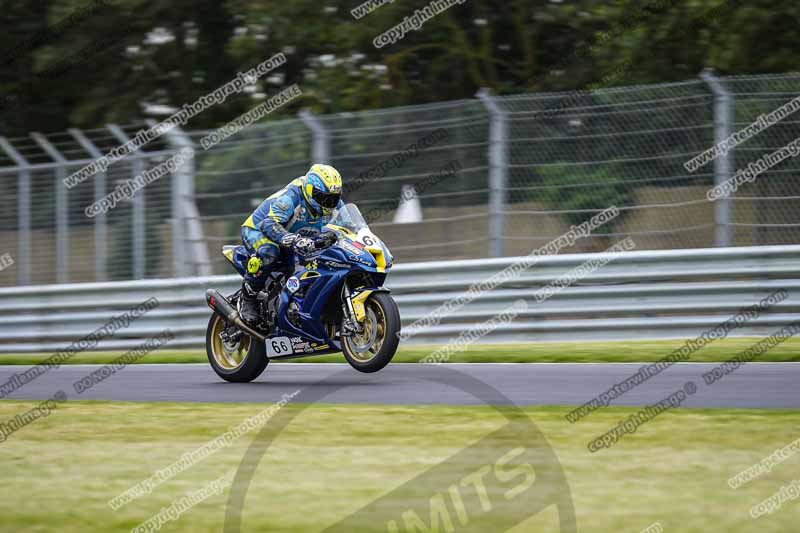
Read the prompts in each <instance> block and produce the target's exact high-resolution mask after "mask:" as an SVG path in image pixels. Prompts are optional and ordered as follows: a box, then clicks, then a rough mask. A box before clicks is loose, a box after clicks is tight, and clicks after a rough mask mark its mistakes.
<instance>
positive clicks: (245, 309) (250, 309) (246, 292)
mask: <svg viewBox="0 0 800 533" xmlns="http://www.w3.org/2000/svg"><path fill="white" fill-rule="evenodd" d="M257 295H258V291H257V290H255V289H253V288H252V287H251V286H250V284H249V283H247V282H246V281H245V282H244V283H242V292H241V297H240V306H239V312H240V314H241V315H242V320H244V321H245V322H247V323H248V324H251V325H253V324H256V323H257V322H258V300H257V298H256V296H257Z"/></svg>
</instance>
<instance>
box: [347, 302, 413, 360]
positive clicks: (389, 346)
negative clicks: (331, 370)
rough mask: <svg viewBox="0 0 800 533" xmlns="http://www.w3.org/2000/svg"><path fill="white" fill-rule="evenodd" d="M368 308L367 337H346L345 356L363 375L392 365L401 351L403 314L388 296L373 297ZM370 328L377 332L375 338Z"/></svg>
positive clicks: (366, 304)
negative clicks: (397, 353) (396, 353)
mask: <svg viewBox="0 0 800 533" xmlns="http://www.w3.org/2000/svg"><path fill="white" fill-rule="evenodd" d="M364 306H365V308H366V310H367V319H366V322H367V324H366V327H365V333H364V334H363V335H362V336H352V337H342V352H344V357H345V359H347V362H348V363H350V366H352V367H353V368H355V369H356V370H358V371H359V372H365V373H371V372H377V371H378V370H381V369H382V368H383V367H385V366H386V365H388V364H389V362H390V361H391V360H392V358H393V357H394V354H395V352H396V351H397V345H398V343H399V342H400V338H399V337H398V336H397V334H398V333H400V312H399V311H398V310H397V304H396V303H395V301H394V299H393V298H392V297H391V296H390V295H389V294H388V293H386V292H375V293H373V294H371V295H370V297H369V298H368V299H367V301H366V302H365V304H364ZM376 326H377V328H376ZM370 327H371V328H376V329H375V335H374V337H373V335H372V330H371V329H368V328H370ZM370 340H371V342H370Z"/></svg>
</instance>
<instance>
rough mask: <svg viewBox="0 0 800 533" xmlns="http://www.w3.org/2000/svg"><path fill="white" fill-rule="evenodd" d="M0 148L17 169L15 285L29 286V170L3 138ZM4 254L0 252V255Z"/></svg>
mask: <svg viewBox="0 0 800 533" xmlns="http://www.w3.org/2000/svg"><path fill="white" fill-rule="evenodd" d="M0 147H2V148H3V150H4V151H5V152H6V153H7V154H8V157H9V158H11V160H12V161H14V163H16V165H17V167H19V174H18V175H17V198H18V200H17V201H18V206H17V229H18V231H19V234H18V236H17V239H18V240H17V257H16V259H15V261H14V262H15V263H16V265H17V284H18V285H30V284H31V170H30V168H29V164H28V161H27V159H25V158H24V157H23V156H22V154H20V153H19V152H18V151H17V150H16V148H14V147H13V146H12V145H11V143H10V142H8V140H7V139H6V138H5V137H0ZM2 253H4V251H3V250H0V254H2Z"/></svg>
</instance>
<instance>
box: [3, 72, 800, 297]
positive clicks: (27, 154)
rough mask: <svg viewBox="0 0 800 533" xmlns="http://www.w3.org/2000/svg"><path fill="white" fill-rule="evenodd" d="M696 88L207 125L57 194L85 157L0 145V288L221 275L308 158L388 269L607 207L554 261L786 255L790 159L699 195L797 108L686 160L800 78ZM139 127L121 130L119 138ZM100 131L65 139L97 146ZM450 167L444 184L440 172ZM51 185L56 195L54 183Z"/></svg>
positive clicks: (797, 237)
mask: <svg viewBox="0 0 800 533" xmlns="http://www.w3.org/2000/svg"><path fill="white" fill-rule="evenodd" d="M717 82H718V83H717V86H715V85H714V83H711V82H710V81H709V79H708V78H704V79H697V80H691V81H686V82H682V83H670V84H658V85H648V86H635V87H621V88H613V89H600V90H596V91H591V92H588V91H587V92H572V93H550V94H542V93H538V94H521V95H514V96H503V97H494V96H491V95H489V94H488V93H483V94H482V95H480V96H479V97H478V98H476V99H474V100H460V101H452V102H441V103H436V104H427V105H420V106H409V107H401V108H393V109H383V110H372V111H363V112H355V113H338V114H332V115H323V116H315V115H309V114H304V115H302V116H301V117H300V118H296V119H288V120H275V121H268V122H266V123H262V124H258V125H254V126H251V127H249V128H247V129H245V130H244V131H242V132H240V133H238V134H236V135H234V136H232V137H230V138H229V139H227V140H226V141H224V142H222V143H220V144H218V145H216V146H214V147H213V148H211V149H210V150H208V151H204V150H203V149H202V148H201V146H200V143H199V141H200V139H201V138H202V137H203V136H205V135H206V134H208V133H209V132H208V131H187V132H185V133H184V132H175V133H174V134H172V135H167V136H165V137H163V138H161V139H159V140H158V141H155V142H153V143H150V144H149V145H148V146H147V147H146V148H145V149H144V150H141V151H139V152H137V154H134V155H132V156H129V157H128V158H126V159H125V160H124V161H122V162H118V163H115V164H114V165H112V166H111V167H109V169H108V171H107V172H106V173H105V174H104V175H96V176H93V177H92V178H90V179H89V180H87V181H86V182H84V183H81V184H80V185H77V186H76V187H73V188H72V189H69V190H67V189H66V188H65V187H64V186H63V184H62V183H61V179H63V177H65V176H66V175H69V174H70V173H72V172H74V171H76V170H78V169H79V168H80V167H82V166H83V165H85V164H87V163H88V162H90V161H91V160H92V158H93V157H95V156H94V155H93V154H92V153H91V150H88V151H87V148H86V144H85V142H84V143H81V141H80V138H79V135H77V136H76V133H75V132H74V131H71V132H68V133H60V134H54V135H47V136H44V137H45V140H46V141H47V143H49V144H50V145H51V146H52V148H54V149H55V150H56V151H57V152H58V153H59V154H60V157H61V158H63V160H64V161H61V162H59V161H60V160H59V159H58V158H54V157H53V154H52V153H51V152H49V151H48V150H46V149H44V148H43V146H42V143H41V142H40V140H37V139H35V138H34V137H26V138H19V139H8V140H5V139H2V138H0V141H3V143H2V144H3V146H2V148H3V150H0V187H1V188H2V190H3V191H4V192H5V194H4V195H3V197H2V198H0V208H1V209H0V224H1V226H0V255H2V254H5V253H10V255H11V256H12V257H13V259H14V264H12V265H10V266H6V267H5V268H4V269H3V270H2V271H0V285H6V286H8V285H17V284H20V285H22V284H28V283H36V284H41V283H56V282H85V281H102V280H125V279H141V278H159V277H172V276H175V277H184V276H193V275H201V274H202V275H208V274H226V273H231V272H232V271H231V269H230V267H229V265H228V264H227V261H226V260H225V259H224V258H223V257H222V255H221V254H220V249H221V247H222V245H224V244H237V243H239V241H240V229H239V228H240V226H241V224H242V222H243V221H244V220H245V219H246V218H247V216H248V215H249V214H250V213H251V212H252V211H253V210H254V209H255V207H256V206H257V205H258V204H259V203H260V202H261V201H262V200H263V199H264V198H265V197H266V196H268V195H269V194H271V193H273V192H275V191H276V190H278V189H279V188H281V187H282V186H284V185H285V184H286V183H288V182H289V181H290V180H291V179H293V178H295V177H298V176H301V175H303V174H304V173H305V172H306V171H307V169H308V168H309V166H310V165H311V163H312V162H328V163H330V164H333V165H334V166H336V167H337V168H338V169H339V170H340V171H341V173H342V175H343V176H344V179H345V198H346V200H347V201H352V202H355V203H356V204H358V205H359V207H360V208H361V210H362V212H364V213H365V214H367V218H368V219H369V221H370V223H371V226H372V227H373V230H374V231H375V232H376V233H377V234H378V235H379V236H380V237H382V238H383V239H384V240H385V241H386V242H387V244H388V246H389V247H390V249H391V250H392V251H393V253H394V254H395V256H396V261H397V262H412V261H438V260H448V259H469V258H483V257H490V256H500V255H505V256H516V255H525V254H528V253H530V252H531V251H532V250H534V249H536V248H538V247H540V246H542V245H544V244H546V243H547V242H548V241H550V240H552V239H554V238H557V237H558V236H560V235H562V234H563V233H565V232H566V231H567V230H568V229H569V227H570V225H573V224H579V223H581V222H583V221H585V220H587V219H588V218H590V217H591V216H592V215H594V214H596V213H598V212H600V211H603V210H604V209H606V208H608V207H610V206H612V205H614V206H617V207H618V208H619V209H620V212H621V215H620V216H619V217H617V218H616V219H614V220H613V221H612V222H611V223H609V224H607V225H605V226H603V227H601V228H599V229H598V230H596V231H595V232H594V233H593V234H592V235H591V236H589V237H588V238H584V239H580V240H579V241H577V242H576V243H575V245H574V246H572V247H570V248H568V249H566V250H564V251H562V253H575V252H598V251H602V250H604V249H606V248H608V247H609V246H610V245H611V244H613V243H614V242H617V241H619V240H622V239H624V238H625V237H628V236H630V237H632V238H633V239H634V241H635V242H636V246H637V248H638V249H677V248H705V247H713V246H725V245H732V246H750V245H771V244H789V243H798V242H800V210H798V208H797V205H798V203H797V200H798V197H800V182H799V181H798V179H797V174H798V170H800V169H798V168H797V167H798V165H800V161H798V160H797V159H796V158H791V159H789V160H787V161H784V162H783V163H781V164H780V165H778V166H776V167H774V168H771V169H770V170H769V171H767V172H765V173H763V174H761V175H760V176H759V177H758V178H757V179H755V180H753V181H752V182H748V183H745V184H743V185H742V186H741V187H740V188H739V189H738V190H737V191H736V192H735V193H734V194H733V195H732V196H731V197H730V198H727V199H720V200H717V201H711V200H709V199H708V197H707V196H706V194H707V192H708V190H709V189H710V188H712V187H713V186H714V185H715V184H716V183H719V182H720V181H722V180H725V179H727V178H730V177H731V176H732V175H733V173H734V172H736V170H737V169H742V168H745V167H747V165H748V164H749V163H751V162H753V161H755V160H757V159H758V158H760V157H762V156H763V155H765V154H766V153H770V152H773V151H775V150H777V149H779V148H781V147H784V146H786V145H788V144H789V143H790V142H792V141H793V140H794V139H796V138H798V137H800V127H798V125H799V124H800V114H798V115H797V116H795V115H791V116H788V117H787V118H785V119H783V120H781V121H780V122H778V123H777V124H774V125H772V126H771V127H769V128H767V129H765V130H764V131H761V132H760V133H759V134H758V135H756V136H755V137H753V138H751V139H749V140H747V141H746V142H745V143H743V144H741V145H740V146H737V147H736V148H735V149H734V150H732V151H731V152H730V153H728V154H727V155H725V156H721V157H719V158H718V159H717V160H716V161H712V162H709V163H708V164H705V165H703V166H702V167H701V168H698V169H696V170H695V171H693V172H690V171H689V170H687V168H686V167H685V163H686V162H687V161H689V160H690V159H692V158H693V157H695V156H697V155H698V154H700V153H702V152H704V151H706V150H708V149H709V148H711V147H712V146H713V145H714V143H715V142H716V141H717V140H719V139H720V138H721V137H720V135H722V134H723V133H725V132H731V133H732V132H736V131H739V130H741V129H743V128H745V127H747V126H748V125H749V124H750V123H752V122H754V121H756V120H758V118H759V116H760V115H762V114H765V113H769V112H771V111H773V110H775V109H776V108H778V107H780V106H781V105H784V104H786V103H787V102H789V101H791V100H792V99H794V98H796V97H797V96H798V95H800V75H796V74H787V75H771V76H755V77H754V76H750V77H733V78H720V79H719V80H717ZM143 127H145V126H144V125H142V124H137V125H129V126H125V127H123V128H121V129H122V131H123V132H124V133H125V134H126V135H128V136H129V137H133V136H135V134H136V132H137V131H138V130H139V129H141V128H143ZM112 130H113V128H112V129H109V128H100V129H97V130H90V131H83V132H79V133H80V134H81V135H83V136H84V137H85V138H87V139H89V140H90V142H91V145H92V146H93V147H94V148H95V149H96V150H97V151H99V152H100V153H102V154H105V153H106V152H107V151H108V150H110V149H111V148H113V147H115V146H119V145H120V144H122V143H121V142H120V141H119V138H118V136H117V135H115V134H114V132H113V131H112ZM181 143H183V145H184V146H187V145H193V146H194V148H195V150H196V157H195V159H194V160H193V161H192V162H191V164H190V165H187V166H186V167H185V168H183V169H181V170H180V171H179V172H176V173H174V174H173V175H172V176H165V177H164V178H161V179H160V180H157V181H155V182H154V183H152V184H150V185H148V186H147V187H145V188H144V189H143V190H142V191H139V192H138V193H136V195H134V197H133V199H132V200H125V201H122V202H121V203H119V204H118V205H117V206H116V207H115V208H113V209H111V210H109V211H108V212H107V213H106V214H105V216H103V217H94V218H90V217H87V216H86V214H85V213H84V210H85V208H86V207H87V206H88V205H90V204H91V203H92V202H93V201H96V199H98V198H100V197H102V196H103V195H104V194H107V193H109V192H110V191H112V190H113V189H114V187H116V186H117V185H118V184H120V183H122V182H124V181H125V180H127V179H132V178H133V177H135V175H137V174H138V173H141V172H142V171H143V170H145V169H149V168H152V167H154V166H155V165H157V164H159V163H160V162H163V161H164V160H165V159H166V158H167V157H169V155H171V154H173V153H175V151H176V150H177V149H178V148H179V147H180V146H181ZM447 169H449V171H446V170H447ZM60 189H61V190H60Z"/></svg>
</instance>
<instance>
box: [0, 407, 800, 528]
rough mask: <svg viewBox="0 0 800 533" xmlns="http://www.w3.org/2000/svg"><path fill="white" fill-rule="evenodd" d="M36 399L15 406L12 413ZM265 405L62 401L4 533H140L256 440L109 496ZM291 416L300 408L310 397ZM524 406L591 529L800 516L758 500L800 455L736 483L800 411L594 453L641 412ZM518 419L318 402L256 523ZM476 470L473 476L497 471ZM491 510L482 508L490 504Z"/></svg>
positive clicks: (9, 447) (715, 416) (715, 423)
mask: <svg viewBox="0 0 800 533" xmlns="http://www.w3.org/2000/svg"><path fill="white" fill-rule="evenodd" d="M33 405H35V404H34V403H32V402H21V401H5V402H2V403H0V421H5V420H6V419H8V418H10V417H12V416H14V415H16V414H18V413H21V412H23V411H25V410H27V409H29V408H30V407H32V406H33ZM266 407H267V405H254V404H199V403H192V404H189V403H185V404H175V403H149V404H143V403H124V402H116V403H114V402H68V403H66V404H62V405H60V406H59V407H58V409H57V410H56V411H55V412H53V413H51V414H50V416H49V417H47V418H44V419H40V420H37V421H35V422H34V423H33V424H31V425H29V426H27V427H25V428H23V429H22V430H20V431H19V432H17V433H15V434H13V435H11V436H10V437H9V438H8V440H7V441H6V442H4V443H2V444H0V486H1V487H2V494H3V497H2V498H0V516H2V519H1V520H0V531H3V532H6V531H8V532H19V531H25V532H33V533H36V532H60V533H69V532H76V533H77V532H80V533H86V532H94V531H102V532H117V531H119V532H123V531H130V530H131V528H133V527H135V526H136V525H138V524H139V523H141V522H143V521H145V520H147V519H148V518H149V517H150V516H152V515H153V514H155V513H157V512H158V511H159V510H160V509H161V508H162V507H168V506H169V505H170V503H171V502H172V500H174V499H175V498H177V497H180V496H181V495H183V494H184V493H186V492H187V491H192V490H197V489H199V488H201V487H203V486H205V485H206V484H208V483H209V482H211V481H213V480H215V479H217V478H219V477H220V476H223V475H225V474H226V473H228V472H232V471H233V470H235V469H236V468H237V466H238V464H239V462H240V461H241V459H242V456H243V453H244V451H245V449H246V447H247V446H248V445H249V443H250V442H251V441H252V439H253V434H252V433H250V434H247V435H245V436H243V437H241V438H240V439H239V440H237V441H235V442H234V443H233V444H232V445H231V446H230V447H228V448H224V449H222V450H219V451H217V452H215V453H214V454H213V455H211V456H210V457H208V458H206V459H204V460H203V461H201V462H200V463H198V464H197V465H195V466H193V467H192V468H190V469H189V470H186V471H184V472H182V473H180V474H178V475H177V476H176V477H174V478H173V479H170V480H168V481H166V482H165V483H164V484H162V485H161V486H159V487H156V488H155V489H154V490H153V492H152V493H151V494H148V495H145V496H142V497H141V498H139V499H137V500H135V501H134V502H131V503H129V504H128V505H126V506H124V507H122V508H121V509H119V510H117V511H112V510H111V509H110V508H109V507H108V506H107V505H106V502H107V501H108V500H109V499H110V498H112V497H114V496H116V495H117V494H119V493H120V492H122V491H124V490H125V489H127V488H128V487H130V486H131V485H132V484H134V483H136V482H139V481H141V480H143V479H145V478H147V477H148V476H150V475H152V474H153V473H154V472H155V471H156V470H158V469H161V468H164V467H166V466H167V465H169V464H170V463H172V462H174V461H176V460H178V459H179V458H180V457H181V455H182V454H184V453H186V452H189V451H191V450H193V449H195V448H196V447H198V446H201V445H202V444H205V443H206V442H207V441H209V440H211V439H213V438H215V437H217V436H218V435H220V434H221V433H222V432H223V431H225V429H227V428H228V427H230V426H232V425H234V424H237V423H239V422H241V421H242V420H244V419H245V418H246V417H248V416H252V415H254V414H256V413H257V412H259V411H261V410H263V409H265V408H266ZM284 409H285V411H284V414H288V413H292V412H293V411H294V410H299V409H300V406H297V405H291V404H290V405H288V406H287V407H285V408H284ZM525 412H526V413H527V414H528V415H529V416H530V417H531V418H532V419H533V420H534V421H535V423H536V424H537V426H538V427H539V428H540V429H541V431H542V432H543V433H544V435H545V436H546V438H547V439H548V441H549V443H550V445H551V446H552V448H553V449H554V450H555V452H556V453H557V455H558V458H559V460H560V462H561V464H562V466H563V468H564V471H565V473H566V477H567V480H568V483H569V486H570V489H571V493H572V496H573V501H574V504H575V509H576V513H577V517H578V527H579V531H580V532H581V533H607V532H608V533H611V532H613V533H617V532H621V531H622V532H625V531H630V532H634V533H636V532H639V531H641V530H642V529H644V528H645V527H647V526H649V525H651V524H653V523H654V522H659V523H661V525H662V526H663V528H664V531H666V532H672V531H674V532H685V533H706V532H708V531H725V532H727V533H743V532H752V531H758V532H760V533H778V532H781V533H784V532H788V531H796V530H797V524H798V523H800V500H795V501H791V502H786V503H784V504H783V507H782V508H781V509H780V510H779V511H777V512H776V513H774V514H772V515H768V516H766V517H762V518H760V519H758V520H757V521H753V520H752V519H751V518H750V517H749V515H748V511H749V509H750V507H752V506H753V505H756V504H757V503H759V502H760V501H762V500H763V499H765V498H767V497H769V496H771V495H772V494H773V493H774V492H775V491H777V490H778V489H779V488H780V487H781V486H782V485H785V484H787V483H789V482H790V481H791V480H792V479H794V478H798V477H800V475H798V471H799V469H800V455H798V456H795V457H792V458H790V459H789V460H787V461H786V462H784V463H783V464H780V465H778V466H776V467H775V468H774V469H773V470H772V471H771V472H770V473H769V474H766V475H764V476H762V477H761V478H759V479H756V480H754V481H752V482H750V483H749V484H747V485H745V486H743V487H741V488H739V489H738V490H732V489H730V488H729V487H728V486H727V483H726V482H727V479H728V478H729V477H730V476H732V475H734V474H736V473H738V472H739V471H741V470H742V469H744V468H747V467H748V466H750V465H752V464H753V463H755V462H756V461H758V460H760V459H761V458H763V457H765V456H766V455H768V454H770V453H772V451H773V450H775V449H776V448H778V447H782V446H784V445H786V444H789V443H790V442H792V441H793V440H795V439H797V438H798V437H800V429H798V428H800V413H798V412H796V411H795V412H788V411H758V410H747V411H745V410H712V409H704V410H701V409H680V410H676V411H673V412H668V413H665V414H662V415H661V416H660V417H658V418H656V419H655V420H652V421H650V422H649V423H647V424H646V425H644V426H642V427H640V428H639V430H638V431H637V432H636V433H635V434H633V435H628V436H626V437H625V438H624V439H623V440H621V441H620V442H618V443H617V444H616V446H614V447H613V448H611V449H609V450H604V451H601V452H599V453H596V454H592V453H589V452H588V450H587V447H586V444H587V442H588V441H589V439H591V438H593V437H595V436H597V435H599V434H601V433H603V432H605V431H607V430H608V429H609V428H610V427H611V426H613V425H614V424H615V423H616V422H617V421H619V420H620V419H621V418H623V417H625V416H626V415H628V414H630V413H632V412H633V410H632V409H630V408H609V409H604V410H603V411H601V412H598V413H595V414H593V415H591V416H590V417H588V418H587V419H585V420H583V421H581V422H579V423H577V424H574V425H573V424H569V423H568V422H566V421H565V420H564V418H563V417H564V414H565V413H567V412H568V409H567V408H562V407H546V408H527V409H525ZM503 423H504V420H503V418H502V417H501V416H500V415H499V414H498V413H497V412H496V411H495V410H493V409H492V408H488V407H445V406H437V407H429V406H363V405H362V406H351V405H315V406H311V407H309V408H308V409H306V410H305V411H303V412H302V413H300V414H299V415H298V416H297V418H296V419H295V420H294V421H293V423H292V424H291V425H290V426H288V428H287V429H285V430H284V431H283V432H282V433H280V434H279V436H278V437H277V438H276V440H275V442H274V444H273V447H272V448H271V450H270V453H269V455H268V456H267V457H266V458H265V459H264V460H262V462H261V463H260V465H259V466H258V468H257V470H256V473H255V476H254V481H253V484H252V486H251V488H250V492H249V496H248V498H247V501H246V505H245V509H244V514H243V531H285V532H307V531H321V530H323V529H324V528H325V527H328V526H330V525H332V524H334V523H336V522H337V521H339V520H341V519H343V518H345V517H347V516H348V515H350V514H351V513H353V512H354V511H356V510H358V509H360V508H361V507H363V506H364V505H366V504H368V503H370V502H371V501H373V500H375V499H376V498H379V497H380V496H381V495H383V494H384V493H386V492H387V491H388V490H390V489H392V488H394V487H397V486H399V485H401V484H403V483H404V482H406V481H407V480H410V479H412V478H413V477H414V476H416V475H417V474H419V473H421V472H423V471H425V470H427V469H429V468H430V467H432V466H433V465H435V464H437V463H439V462H440V461H442V460H444V459H446V458H448V457H450V456H451V455H452V454H454V453H456V452H458V451H459V450H461V449H462V448H464V447H465V446H467V445H468V444H471V443H474V442H476V441H477V440H478V439H480V438H481V437H483V436H484V435H486V434H487V433H489V432H491V431H492V430H494V429H496V428H499V427H500V426H502V425H503ZM462 466H463V471H464V472H468V471H473V470H475V469H477V468H479V467H480V466H482V465H481V464H464V465H462ZM457 481H458V480H457V479H446V478H441V479H438V478H437V479H434V480H432V481H431V483H430V485H428V486H424V487H418V488H417V490H416V491H411V492H406V493H404V495H403V497H401V498H399V499H398V501H396V502H393V504H396V509H398V512H400V511H402V510H403V509H407V508H409V507H412V506H413V507H415V508H418V507H417V504H421V505H423V508H425V507H424V506H426V505H427V502H428V501H429V499H430V497H431V496H432V495H434V494H436V493H437V492H441V491H446V490H447V487H448V486H449V485H451V484H452V483H454V482H457ZM511 485H513V483H511ZM493 495H494V496H498V495H497V494H493ZM226 501H227V492H225V493H223V494H220V495H217V496H212V497H211V498H209V499H208V500H206V501H204V502H202V503H200V504H199V505H197V506H196V507H194V508H193V509H191V510H190V511H188V512H187V513H185V514H183V515H182V516H181V517H180V518H178V520H177V521H175V522H171V523H168V524H166V525H164V527H163V528H162V531H165V532H169V531H191V532H193V533H203V532H208V533H211V532H214V533H217V532H219V531H222V523H223V516H224V508H225V504H226ZM465 501H467V500H465ZM476 501H477V500H476ZM476 506H477V504H475V506H470V507H469V508H468V513H469V514H476V513H478V512H479V511H477V510H476V509H475V507H476ZM451 512H452V511H451ZM454 516H455V515H454ZM555 516H556V514H555V513H554V511H553V509H552V508H551V509H549V510H546V511H545V512H543V513H541V514H540V515H538V516H536V517H534V518H532V519H531V520H530V521H528V522H526V523H524V524H523V525H521V526H520V527H517V528H514V529H513V530H511V531H514V532H522V531H531V532H533V531H535V532H542V533H548V532H555V531H558V529H557V527H556V526H555V524H556V521H555ZM423 518H424V519H425V520H426V521H428V520H429V518H428V517H427V516H423ZM371 524H373V526H374V528H373V529H370V528H357V529H353V531H367V530H374V531H387V529H386V527H385V522H383V521H382V520H377V519H374V518H373V519H372V521H371ZM793 524H794V525H793ZM484 530H485V531H492V529H491V528H486V529H484Z"/></svg>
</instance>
